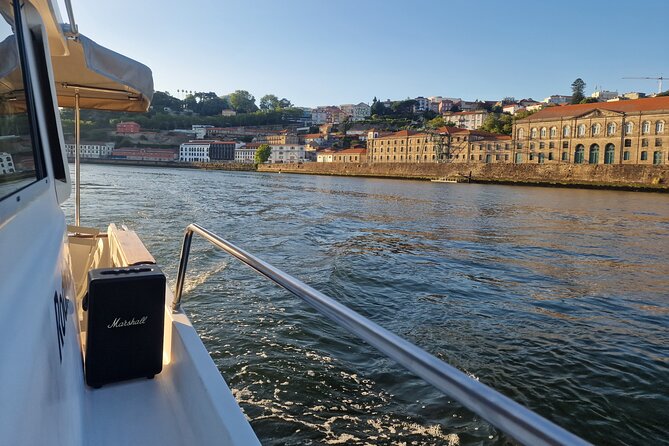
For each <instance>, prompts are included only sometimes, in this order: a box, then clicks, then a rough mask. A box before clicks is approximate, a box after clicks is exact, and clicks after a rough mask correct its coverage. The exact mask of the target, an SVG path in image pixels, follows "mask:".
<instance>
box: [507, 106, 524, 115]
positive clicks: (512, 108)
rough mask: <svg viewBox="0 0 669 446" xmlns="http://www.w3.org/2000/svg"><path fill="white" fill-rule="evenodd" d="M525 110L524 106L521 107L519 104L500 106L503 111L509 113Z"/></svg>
mask: <svg viewBox="0 0 669 446" xmlns="http://www.w3.org/2000/svg"><path fill="white" fill-rule="evenodd" d="M521 110H525V107H523V106H522V105H520V104H507V105H504V106H502V111H503V112H504V113H509V114H511V115H515V114H516V113H517V112H519V111H521Z"/></svg>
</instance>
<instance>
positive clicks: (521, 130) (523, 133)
mask: <svg viewBox="0 0 669 446" xmlns="http://www.w3.org/2000/svg"><path fill="white" fill-rule="evenodd" d="M517 134H518V139H523V138H524V137H525V130H523V129H518V132H517Z"/></svg>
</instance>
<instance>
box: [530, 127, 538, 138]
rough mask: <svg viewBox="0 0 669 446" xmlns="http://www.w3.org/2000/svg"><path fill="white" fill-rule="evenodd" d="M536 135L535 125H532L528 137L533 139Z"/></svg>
mask: <svg viewBox="0 0 669 446" xmlns="http://www.w3.org/2000/svg"><path fill="white" fill-rule="evenodd" d="M536 137H537V129H536V127H534V128H532V130H530V138H532V139H534V138H536Z"/></svg>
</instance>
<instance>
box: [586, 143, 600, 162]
mask: <svg viewBox="0 0 669 446" xmlns="http://www.w3.org/2000/svg"><path fill="white" fill-rule="evenodd" d="M598 162H599V146H598V145H597V144H593V145H591V146H590V153H589V156H588V163H590V164H597V163H598Z"/></svg>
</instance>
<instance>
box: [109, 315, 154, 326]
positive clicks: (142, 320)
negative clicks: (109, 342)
mask: <svg viewBox="0 0 669 446" xmlns="http://www.w3.org/2000/svg"><path fill="white" fill-rule="evenodd" d="M148 319H149V317H148V316H143V317H141V318H139V319H135V318H134V317H133V318H131V319H130V320H128V319H125V320H121V318H120V317H117V318H116V319H114V321H113V322H112V323H111V324H109V325H107V328H122V327H132V326H133V325H144V324H146V321H147V320H148Z"/></svg>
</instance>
